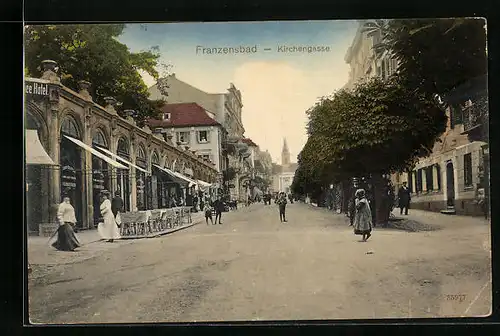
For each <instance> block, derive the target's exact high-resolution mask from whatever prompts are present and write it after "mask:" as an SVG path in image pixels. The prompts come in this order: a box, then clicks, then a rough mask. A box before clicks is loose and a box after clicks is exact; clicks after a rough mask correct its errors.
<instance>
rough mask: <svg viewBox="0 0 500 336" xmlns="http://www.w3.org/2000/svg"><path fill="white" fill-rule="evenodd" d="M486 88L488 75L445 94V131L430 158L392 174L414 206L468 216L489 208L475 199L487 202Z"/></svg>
mask: <svg viewBox="0 0 500 336" xmlns="http://www.w3.org/2000/svg"><path fill="white" fill-rule="evenodd" d="M486 87H487V78H486V77H485V76H481V77H478V78H475V79H473V80H471V81H470V82H469V83H465V84H464V85H462V86H461V87H458V88H456V89H454V90H453V91H452V92H450V93H449V94H448V95H447V97H445V99H446V100H447V102H448V105H449V107H448V108H447V109H446V116H447V117H448V121H447V125H446V131H445V133H443V134H442V135H441V137H440V139H439V141H437V142H436V144H435V145H434V147H433V149H432V153H431V154H430V156H429V157H427V158H422V159H420V160H419V161H418V163H417V164H416V166H415V167H414V169H412V170H411V171H410V172H408V173H402V174H395V175H394V179H395V181H393V183H394V184H395V185H396V187H397V188H399V186H400V185H401V184H402V182H407V183H408V186H409V188H410V189H411V191H412V195H413V196H412V203H411V206H412V207H413V208H415V209H422V210H429V211H438V212H443V213H449V214H455V213H456V214H459V215H471V216H483V215H485V212H486V213H487V212H488V210H489V209H486V211H485V209H484V208H482V207H481V206H480V204H478V202H477V201H478V195H479V194H480V193H483V195H485V197H486V200H485V202H486V203H488V202H489V176H490V173H489V150H488V149H489V145H488V134H487V133H488V129H487V124H488V102H487V89H486ZM471 119H474V120H473V121H472V122H471ZM483 124H484V125H485V126H486V128H484V126H483ZM479 128H483V132H482V133H481V135H480V136H477V134H474V135H472V136H471V133H473V132H474V131H477V130H478V129H479ZM487 208H489V205H487Z"/></svg>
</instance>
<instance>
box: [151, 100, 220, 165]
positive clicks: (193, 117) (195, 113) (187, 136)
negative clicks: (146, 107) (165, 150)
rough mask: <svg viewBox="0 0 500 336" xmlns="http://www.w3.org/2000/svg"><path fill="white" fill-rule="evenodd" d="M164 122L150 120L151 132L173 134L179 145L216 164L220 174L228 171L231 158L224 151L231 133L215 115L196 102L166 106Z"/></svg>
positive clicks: (161, 120) (163, 116)
mask: <svg viewBox="0 0 500 336" xmlns="http://www.w3.org/2000/svg"><path fill="white" fill-rule="evenodd" d="M162 111H163V114H162V116H161V118H160V119H152V120H149V122H148V125H149V127H150V128H151V129H154V130H156V129H158V130H159V131H160V132H161V133H165V134H171V135H172V136H173V140H174V141H175V142H176V144H177V145H178V146H184V147H185V148H187V149H189V150H191V151H193V152H195V154H196V155H197V156H198V157H199V158H201V159H203V160H205V161H207V162H210V163H213V164H214V165H215V168H216V169H217V171H218V172H219V173H221V172H222V171H223V170H225V169H226V168H227V155H225V153H224V152H223V150H222V143H223V141H225V139H226V136H227V132H226V130H225V128H224V127H223V126H222V125H221V124H220V123H218V122H217V121H216V120H215V119H214V115H213V114H211V113H209V112H208V111H206V110H205V109H204V108H203V107H201V106H200V105H198V104H196V103H179V104H165V105H164V107H163V108H162Z"/></svg>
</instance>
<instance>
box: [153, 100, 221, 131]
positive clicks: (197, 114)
mask: <svg viewBox="0 0 500 336" xmlns="http://www.w3.org/2000/svg"><path fill="white" fill-rule="evenodd" d="M161 110H162V112H163V113H170V119H168V120H162V119H161V118H162V116H160V117H159V119H149V120H148V123H149V126H150V127H153V128H154V127H180V126H218V125H220V124H219V123H218V122H217V121H215V120H214V119H213V118H211V117H210V116H209V115H208V114H207V113H206V112H205V109H204V108H203V107H201V106H200V105H198V104H196V103H179V104H165V105H164V106H163V107H162V109H161Z"/></svg>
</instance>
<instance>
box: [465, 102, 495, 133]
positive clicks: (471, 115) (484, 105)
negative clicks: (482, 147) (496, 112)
mask: <svg viewBox="0 0 500 336" xmlns="http://www.w3.org/2000/svg"><path fill="white" fill-rule="evenodd" d="M462 116H463V125H464V131H463V132H462V134H467V135H468V136H469V138H470V140H471V141H484V142H488V131H489V127H488V126H489V118H488V116H489V112H488V100H487V98H483V99H479V100H476V101H475V102H472V101H470V100H469V101H468V102H467V103H466V104H465V106H464V109H463V110H462Z"/></svg>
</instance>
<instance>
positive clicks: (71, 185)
mask: <svg viewBox="0 0 500 336" xmlns="http://www.w3.org/2000/svg"><path fill="white" fill-rule="evenodd" d="M81 155H82V154H81V150H80V147H78V146H77V145H76V144H74V143H73V142H71V141H69V140H68V139H66V138H65V137H61V161H60V162H61V200H60V201H62V197H64V196H68V197H69V198H70V199H71V205H73V208H75V216H76V220H77V227H78V228H82V227H83V226H82V224H83V218H82V202H83V197H82V196H83V188H82V172H81V160H82V157H81Z"/></svg>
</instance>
